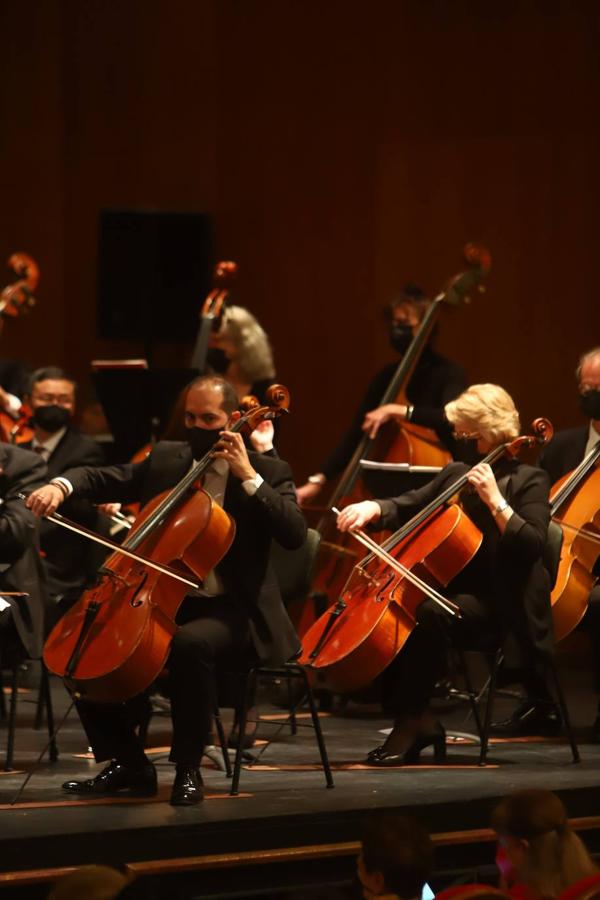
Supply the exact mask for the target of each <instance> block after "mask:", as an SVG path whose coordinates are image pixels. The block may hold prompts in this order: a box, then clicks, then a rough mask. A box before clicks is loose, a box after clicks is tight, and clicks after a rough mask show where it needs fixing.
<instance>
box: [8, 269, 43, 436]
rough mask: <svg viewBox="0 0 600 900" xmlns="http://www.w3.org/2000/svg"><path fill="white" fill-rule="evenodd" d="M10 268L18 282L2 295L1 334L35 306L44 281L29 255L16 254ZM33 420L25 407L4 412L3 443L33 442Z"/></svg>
mask: <svg viewBox="0 0 600 900" xmlns="http://www.w3.org/2000/svg"><path fill="white" fill-rule="evenodd" d="M8 267H9V268H10V269H12V271H13V272H14V274H15V276H16V280H15V281H13V282H12V283H11V284H8V285H7V286H6V287H5V288H4V289H3V290H2V291H1V292H0V334H1V333H2V329H3V326H4V321H5V319H9V318H16V317H17V316H19V315H20V314H21V313H23V312H25V313H27V312H29V310H30V309H32V308H33V307H34V306H35V302H36V301H35V297H34V291H35V290H36V288H37V286H38V282H39V280H40V270H39V268H38V265H37V263H36V262H35V260H34V259H32V258H31V256H29V255H28V254H27V253H13V254H12V256H10V257H9V260H8ZM30 418H31V409H30V408H29V407H28V406H27V405H25V404H23V406H22V407H21V409H20V410H19V412H18V413H16V414H15V415H11V413H9V412H6V411H5V410H2V411H0V440H2V441H5V442H6V443H9V444H23V443H27V442H28V441H31V439H32V438H33V429H32V428H31V426H30V424H29V420H30Z"/></svg>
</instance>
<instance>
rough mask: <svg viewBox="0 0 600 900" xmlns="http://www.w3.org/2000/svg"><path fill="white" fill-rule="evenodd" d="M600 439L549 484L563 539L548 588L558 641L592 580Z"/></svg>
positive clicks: (597, 542)
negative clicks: (554, 573)
mask: <svg viewBox="0 0 600 900" xmlns="http://www.w3.org/2000/svg"><path fill="white" fill-rule="evenodd" d="M598 460H600V438H599V441H598V443H597V444H596V446H595V447H593V448H592V449H591V450H590V452H589V453H588V454H587V456H586V457H585V458H584V459H583V460H582V462H581V463H580V464H579V465H578V466H577V468H576V469H574V470H573V471H572V472H568V473H567V474H566V475H565V476H564V477H563V478H561V479H559V480H558V481H557V482H556V484H555V485H554V486H553V488H552V491H551V493H550V511H551V515H552V518H553V520H554V521H555V522H557V524H558V525H559V526H560V527H561V529H562V532H563V542H562V547H561V553H560V562H559V566H558V573H557V576H556V582H555V585H554V588H553V589H552V595H551V598H550V599H551V604H552V620H553V623H554V636H555V639H556V640H557V641H560V640H562V639H563V638H564V637H566V636H567V635H568V634H570V633H571V631H572V630H573V629H574V628H575V626H576V625H577V624H578V623H579V622H580V621H581V619H582V618H583V616H584V615H585V612H586V610H587V606H588V599H589V596H590V591H591V590H592V588H593V586H594V582H595V577H594V575H593V568H594V565H595V563H596V560H597V559H598V555H599V554H600V468H599V467H598V466H597V463H598Z"/></svg>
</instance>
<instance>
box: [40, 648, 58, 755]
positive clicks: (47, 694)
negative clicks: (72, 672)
mask: <svg viewBox="0 0 600 900" xmlns="http://www.w3.org/2000/svg"><path fill="white" fill-rule="evenodd" d="M42 686H43V698H44V705H45V707H46V722H47V725H48V738H49V739H50V747H49V748H48V755H49V757H50V762H56V761H57V760H58V747H57V745H56V737H55V736H54V707H53V706H52V693H51V691H50V677H49V675H48V670H47V668H46V666H45V665H44V663H43V662H42V677H41V681H40V687H42Z"/></svg>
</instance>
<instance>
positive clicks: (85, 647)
mask: <svg viewBox="0 0 600 900" xmlns="http://www.w3.org/2000/svg"><path fill="white" fill-rule="evenodd" d="M268 403H269V405H268V406H262V407H254V408H252V409H250V410H249V411H247V412H246V413H245V414H244V415H243V416H242V417H241V418H240V419H238V421H236V422H235V423H234V424H233V425H232V426H231V427H230V430H231V431H233V432H244V431H252V430H253V429H254V428H255V427H256V426H257V425H258V424H259V423H260V422H262V421H264V420H265V419H272V418H275V417H276V416H278V415H280V414H282V413H284V412H286V411H287V409H288V407H289V393H288V391H287V389H286V388H284V387H283V386H282V385H273V387H272V388H270V389H269V392H268ZM213 452H214V451H212V450H211V451H209V452H208V453H207V454H206V455H205V456H204V457H203V458H202V459H201V460H200V461H199V462H198V463H196V464H195V465H194V466H192V468H191V469H190V471H189V472H188V473H187V474H186V475H185V476H184V477H183V478H182V479H181V481H180V482H179V483H178V484H177V485H176V486H175V487H174V488H173V489H172V490H170V491H168V492H165V493H163V494H160V495H159V496H158V497H155V498H154V499H153V500H151V501H150V502H149V503H148V504H146V506H145V507H144V508H143V509H142V511H141V512H140V514H139V516H138V517H137V519H136V521H135V523H134V525H133V527H132V528H131V530H130V532H129V535H128V537H127V539H126V540H125V541H124V542H123V544H121V545H119V544H115V543H113V542H112V541H109V540H108V539H106V538H99V536H96V535H94V534H93V533H92V532H89V531H87V530H86V529H82V528H80V527H79V526H75V525H74V524H73V523H71V522H68V520H65V519H64V518H63V517H62V516H60V515H58V514H54V515H51V516H48V517H47V518H48V519H49V520H50V521H51V522H55V523H56V524H58V525H64V526H65V527H67V528H70V529H71V530H75V531H77V532H78V533H79V534H83V535H84V536H87V537H90V538H91V539H93V540H97V541H98V542H99V543H102V544H104V545H106V546H110V547H111V548H112V549H113V550H114V551H115V552H114V553H113V554H111V555H110V556H109V557H108V559H106V560H105V562H104V563H103V566H102V569H101V570H100V573H99V574H100V578H99V581H98V583H97V584H96V585H95V586H94V587H92V588H90V589H89V590H87V591H85V593H84V594H83V595H82V597H81V598H80V600H79V601H78V602H77V603H76V604H75V606H73V607H72V609H70V610H69V611H68V612H67V613H66V614H65V616H64V617H63V618H62V619H61V620H60V621H59V622H58V623H57V625H56V626H55V627H54V629H53V630H52V632H51V633H50V635H49V637H48V639H47V641H46V645H45V647H44V662H45V664H46V666H47V667H48V669H49V670H50V671H51V672H53V673H54V674H56V675H60V676H61V677H62V678H63V679H64V681H65V684H66V686H67V688H68V690H69V691H70V692H71V693H72V694H73V695H74V696H76V697H82V698H84V699H86V700H90V701H92V702H96V703H115V702H121V701H124V700H127V699H129V698H130V697H133V696H135V695H137V694H139V693H140V692H141V691H143V690H145V689H146V688H147V687H148V686H149V685H150V684H151V683H152V682H153V681H154V680H155V678H156V677H157V676H158V675H159V674H160V672H161V671H162V669H163V667H164V665H165V662H166V659H167V656H168V654H169V647H170V643H171V639H172V637H173V635H174V634H175V632H176V630H177V625H176V622H175V618H176V615H177V611H178V609H179V606H180V604H181V602H182V600H183V598H184V597H185V596H186V594H188V593H190V591H193V590H194V589H198V588H199V587H200V583H201V581H202V580H203V579H204V578H205V577H206V575H207V574H208V572H210V571H211V570H212V569H213V568H214V567H215V566H216V565H217V564H218V562H219V561H220V560H221V559H222V558H223V556H224V555H225V554H226V552H227V550H228V549H229V547H230V546H231V543H232V542H233V538H234V535H235V523H234V522H233V520H232V518H231V517H230V516H229V514H228V513H227V512H226V511H225V510H224V509H222V508H221V507H220V506H219V505H218V504H216V503H215V502H214V501H213V499H212V498H211V497H210V495H209V494H207V493H206V492H205V491H204V490H203V489H202V487H201V485H200V480H201V478H202V476H203V474H204V472H205V471H206V469H207V468H208V466H209V465H210V463H211V460H212V457H213ZM199 602H201V600H200V601H199Z"/></svg>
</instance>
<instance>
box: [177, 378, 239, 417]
mask: <svg viewBox="0 0 600 900" xmlns="http://www.w3.org/2000/svg"><path fill="white" fill-rule="evenodd" d="M203 387H207V388H212V389H213V390H215V391H221V396H222V398H223V399H222V400H221V409H222V410H223V411H224V412H226V413H227V415H228V416H230V415H231V413H232V412H233V411H234V410H235V409H237V408H238V406H239V405H240V403H239V400H238V396H237V394H236V392H235V388H234V387H233V385H231V384H230V383H229V381H227V379H225V378H221V377H220V376H219V375H200V376H199V377H198V378H194V380H193V381H192V382H190V384H188V388H187V392H186V397H187V395H188V394H189V392H190V391H191V390H195V389H196V388H203Z"/></svg>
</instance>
